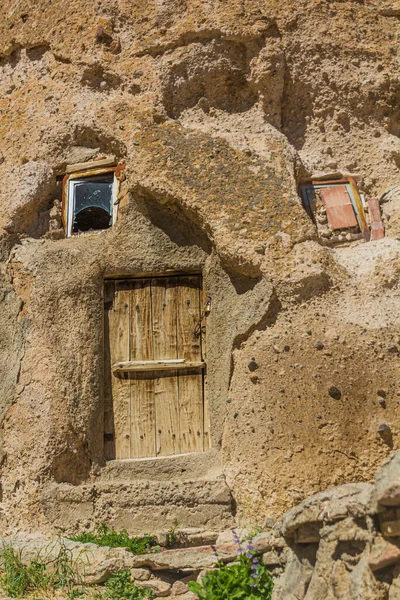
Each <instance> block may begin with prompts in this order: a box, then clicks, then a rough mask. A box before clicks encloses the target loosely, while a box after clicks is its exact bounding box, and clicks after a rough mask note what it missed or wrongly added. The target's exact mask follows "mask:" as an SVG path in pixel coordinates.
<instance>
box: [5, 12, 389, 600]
mask: <svg viewBox="0 0 400 600" xmlns="http://www.w3.org/2000/svg"><path fill="white" fill-rule="evenodd" d="M398 18H399V9H398V5H397V4H396V3H395V2H389V1H386V0H385V2H379V3H374V2H372V1H369V0H368V1H366V2H363V3H360V2H355V1H347V2H341V1H335V2H325V1H320V0H299V1H296V2H293V1H292V0H285V1H284V2H276V1H275V0H263V1H261V2H257V3H254V2H253V1H251V0H233V1H231V2H229V3H221V2H217V1H216V0H210V1H208V2H202V1H199V0H194V1H192V2H186V1H185V0H175V1H174V2H156V3H154V2H149V1H147V0H144V1H141V2H127V1H126V0H110V1H108V2H106V3H100V4H95V3H93V2H89V0H80V1H79V2H77V1H76V0H72V1H71V2H62V3H60V2H52V1H50V0H40V1H35V2H34V1H33V0H21V1H20V2H18V3H15V2H11V0H6V1H5V2H3V5H2V20H1V22H0V132H1V139H2V145H1V150H0V303H1V310H0V409H1V442H2V455H1V463H0V464H1V482H2V484H1V487H2V489H1V498H0V502H1V523H2V528H3V529H4V530H5V531H6V530H8V531H12V530H13V529H14V528H15V527H18V528H22V529H23V530H31V531H35V530H38V529H41V530H42V531H43V532H48V533H54V531H55V529H56V528H58V527H61V528H62V530H63V531H67V532H68V531H74V530H76V529H78V528H91V527H94V525H95V524H96V522H98V520H99V519H104V520H105V521H107V523H108V524H110V525H115V526H118V527H127V528H128V529H129V530H130V531H131V532H138V533H142V532H144V531H146V530H148V529H149V528H151V526H150V525H149V520H150V519H151V516H152V514H154V511H155V510H157V526H158V524H159V525H160V527H161V526H163V527H166V528H167V527H168V526H169V525H171V523H172V522H173V521H174V519H175V518H179V519H180V520H181V521H182V524H183V525H185V526H191V527H205V528H206V529H207V527H208V529H214V528H215V529H216V530H218V529H225V528H226V527H228V526H230V525H232V526H233V525H234V524H235V518H236V519H237V520H238V521H239V522H240V523H241V524H243V523H242V522H244V525H248V524H250V523H258V522H260V520H261V521H263V518H264V515H265V514H267V516H268V517H269V518H271V519H272V518H273V519H275V518H278V517H280V516H281V515H282V514H283V513H285V512H286V511H287V510H288V509H290V508H291V507H293V506H295V505H298V504H299V503H300V502H302V501H303V500H304V499H305V498H306V497H308V496H311V495H313V494H315V493H317V492H320V491H321V490H325V489H328V488H331V487H333V486H341V485H342V484H351V483H357V484H362V483H365V484H368V483H370V482H371V479H372V474H373V472H374V470H375V469H376V467H377V466H378V465H379V464H380V463H381V462H382V460H383V459H385V458H386V457H388V455H389V454H390V452H391V451H392V450H393V449H396V448H397V447H398V443H399V426H398V408H399V402H400V389H399V383H398V382H399V378H398V374H399V364H398V362H399V353H400V331H399V324H400V308H399V302H398V295H399V273H400V242H399V239H400V238H399V235H400V226H399V222H400V221H399V219H400V201H399V198H400V196H399V185H400V176H399V166H400V149H399V135H400V129H399V116H400V115H399V102H398V97H399V90H400V81H399V69H398V52H397V46H398ZM111 156H114V157H115V160H116V162H119V163H125V165H126V168H125V170H124V177H123V181H122V182H121V189H120V194H119V198H118V218H117V221H116V223H115V225H114V226H113V227H112V228H110V229H108V230H106V231H102V232H92V233H89V234H87V235H84V236H76V237H73V238H69V239H66V238H65V231H64V229H63V225H62V219H61V212H62V211H61V201H62V177H63V175H64V174H65V172H66V166H67V165H70V164H71V163H82V162H85V161H91V160H93V159H96V158H104V157H108V158H109V157H111ZM332 171H339V172H341V173H349V172H352V173H358V174H359V175H360V176H362V178H363V180H364V181H363V184H362V186H363V190H364V192H365V194H366V195H367V196H373V197H377V198H380V199H381V209H382V213H383V220H384V225H385V229H386V235H387V237H386V238H385V239H383V240H380V241H374V242H370V243H362V242H360V243H358V242H357V243H355V244H351V245H347V246H346V244H344V245H343V246H342V247H337V248H335V249H334V250H333V249H328V248H327V247H324V246H323V245H322V244H321V241H320V240H319V239H318V237H317V231H316V228H315V226H314V225H313V223H312V221H311V220H310V219H309V218H308V216H307V214H306V213H305V211H304V210H303V208H302V206H301V201H300V197H299V195H298V184H299V182H300V181H301V180H303V179H304V178H306V177H309V176H312V175H313V174H315V173H317V172H320V173H321V172H322V173H325V174H326V173H327V172H332ZM165 272H196V273H201V274H202V276H203V281H204V286H205V289H206V291H207V293H208V294H210V296H211V297H212V310H211V313H210V315H209V317H207V389H208V397H209V403H210V414H211V423H212V426H211V429H210V437H211V450H210V451H209V452H206V453H204V457H202V458H200V459H198V457H193V456H188V457H180V458H178V459H177V460H172V459H163V458H160V459H159V460H158V459H157V460H156V459H154V460H150V461H147V462H146V463H145V464H144V465H139V464H136V463H131V462H128V463H127V464H125V465H122V466H121V465H119V466H118V465H117V466H114V467H110V465H109V464H107V463H106V461H105V455H104V361H103V350H104V340H103V309H104V298H103V282H104V278H105V277H107V276H111V275H113V276H122V277H125V276H135V275H138V274H139V275H146V274H148V275H150V274H154V273H165ZM253 362H254V363H256V364H257V369H254V370H251V369H249V366H248V365H249V364H250V363H253ZM113 468H114V469H115V470H114V472H113V473H114V474H113V473H111V475H110V470H111V471H112V469H113ZM110 480H112V481H110ZM112 482H113V483H112ZM157 482H161V483H159V485H158V484H157ZM382 482H383V480H382ZM175 484H176V488H177V489H174V485H175ZM146 485H148V488H146ZM124 486H125V487H124ZM382 486H383V487H384V489H383V488H382V491H381V492H379V494H378V495H377V496H376V497H375V496H373V497H374V502H375V503H380V505H382V506H385V507H386V508H388V507H392V508H393V503H394V502H397V498H398V490H397V487H396V486H397V483H394V484H393V486H394V487H391V488H388V487H387V486H386V484H384V483H382ZM146 489H148V497H146V491H145V490H146ZM120 490H122V491H120ZM157 490H158V491H157ZM160 490H161V491H160ZM163 494H165V499H166V502H167V503H168V506H165V507H163V506H162V497H163ZM374 494H375V492H374ZM151 496H153V497H151ZM160 497H161V500H160ZM321 501H322V500H321ZM340 501H341V499H340ZM322 502H323V501H322ZM390 502H391V503H392V504H390ZM346 506H347V505H346ZM154 507H157V508H156V509H155V508H154ZM160 507H161V508H160ZM304 508H305V507H304ZM302 510H303V509H302ZM346 511H347V512H345V515H344V516H345V518H353V517H354V518H355V515H353V514H352V513H351V510H350V509H348V508H346ZM314 513H315V514H314ZM319 514H320V513H319V512H318V511H317V510H314V511H313V515H314V518H315V519H316V520H314V525H313V534H312V535H313V536H314V537H315V536H316V537H319V536H320V535H321V536H322V529H323V528H322V529H321V527H320V520H319V518H320V517H319ZM261 515H262V517H261ZM340 516H341V515H340ZM360 518H361V516H360ZM329 526H332V527H335V526H336V525H335V523H332V524H331V525H329ZM322 539H323V538H321V540H322ZM324 539H325V538H324ZM310 543H316V542H310ZM324 543H325V542H324ZM321 544H322V541H321ZM327 544H328V542H327ZM329 548H330V546H329V544H328V545H327V546H326V552H327V553H328V552H329V551H330V550H329ZM322 551H323V552H325V550H323V546H321V552H322ZM297 558H298V557H297ZM297 558H293V561H292V562H293V564H292V570H293V573H294V574H295V573H298V572H300V571H301V572H304V578H305V580H308V579H307V578H309V577H311V580H310V581H311V583H310V586H311V587H310V588H309V589H311V588H312V587H315V589H317V588H318V586H321V587H320V588H318V589H319V590H320V591H319V592H318V593H320V594H321V595H322V596H324V591H323V590H324V587H323V586H324V585H325V583H323V582H322V579H321V577H322V576H320V575H319V574H317V571H314V572H313V573H314V574H311V571H310V569H311V567H310V565H312V559H311V558H310V557H309V556H308V557H306V558H305V559H304V561H305V562H302V559H301V560H300V559H299V560H298V561H297ZM296 561H297V562H296ZM359 564H360V565H361V566H360V567H359V571H356V573H355V575H354V577H358V575H357V573H358V572H361V571H362V569H363V568H364V567H363V564H364V563H363V562H360V563H359ZM341 568H343V569H344V568H345V567H341ZM360 576H361V575H360ZM293 577H294V579H296V576H295V575H293ZM332 577H333V575H332ZM335 577H336V578H337V580H343V581H344V580H345V578H344V577H342V576H341V574H340V573H338V574H336V575H335ZM299 581H303V580H302V579H301V578H299ZM346 581H347V580H346ZM349 581H350V580H349ZM299 585H300V587H301V585H302V584H300V583H299ZM338 585H339V584H338ZM343 585H347V586H348V587H347V588H346V590H347V592H346V593H349V594H350V592H349V591H348V590H349V589H350V588H351V586H352V585H354V586H355V585H356V583H354V584H353V583H351V582H348V583H346V584H343ZM349 586H350V587H349ZM290 589H292V588H290ZM296 589H297V588H296ZM301 589H302V588H301ZM393 589H394V588H393ZM300 593H303V592H299V591H291V592H290V594H292V596H294V597H296V594H297V595H298V594H300ZM307 593H308V592H307ZM316 593H317V592H316ZM341 593H342V592H341ZM344 593H345V592H343V594H344ZM393 593H394V592H391V594H392V596H393ZM288 594H289V592H288ZM390 600H392V598H391V599H390Z"/></svg>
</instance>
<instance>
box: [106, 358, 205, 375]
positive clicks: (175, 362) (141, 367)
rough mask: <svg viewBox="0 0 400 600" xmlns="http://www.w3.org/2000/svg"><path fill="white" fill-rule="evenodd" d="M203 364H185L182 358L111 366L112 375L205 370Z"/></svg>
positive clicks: (130, 362) (129, 362) (140, 361)
mask: <svg viewBox="0 0 400 600" xmlns="http://www.w3.org/2000/svg"><path fill="white" fill-rule="evenodd" d="M205 366H206V363H205V362H186V361H185V359H184V358H177V359H169V360H139V361H137V360H135V361H131V360H130V361H126V362H117V363H114V364H113V366H112V370H113V372H114V373H122V372H124V371H167V370H173V371H174V370H176V369H205Z"/></svg>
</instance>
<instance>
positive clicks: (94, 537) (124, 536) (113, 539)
mask: <svg viewBox="0 0 400 600" xmlns="http://www.w3.org/2000/svg"><path fill="white" fill-rule="evenodd" d="M70 539H71V540H73V541H74V542H81V543H83V544H88V543H90V544H97V545H98V546H109V547H110V548H127V549H128V550H130V552H132V553H133V554H146V552H156V551H157V550H159V549H160V547H159V546H158V545H157V538H156V536H154V535H143V536H142V537H130V536H129V535H128V533H127V532H126V531H125V529H122V530H121V531H116V530H115V529H112V528H110V527H107V525H104V524H103V525H99V526H98V527H97V528H96V530H95V532H94V533H90V532H85V533H79V534H77V535H74V536H71V537H70Z"/></svg>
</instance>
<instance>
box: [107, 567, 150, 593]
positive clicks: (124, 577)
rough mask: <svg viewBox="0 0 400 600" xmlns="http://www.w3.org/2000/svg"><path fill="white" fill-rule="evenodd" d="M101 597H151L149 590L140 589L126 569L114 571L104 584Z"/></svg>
mask: <svg viewBox="0 0 400 600" xmlns="http://www.w3.org/2000/svg"><path fill="white" fill-rule="evenodd" d="M105 588H106V589H105V591H104V592H103V593H102V596H101V598H103V599H104V600H142V599H143V598H153V593H152V592H151V591H150V590H141V589H139V588H138V587H137V586H136V585H135V583H134V582H133V581H132V578H131V574H130V572H129V571H128V570H126V571H119V572H118V573H115V574H114V575H113V576H112V577H110V579H109V580H108V581H107V582H106V584H105Z"/></svg>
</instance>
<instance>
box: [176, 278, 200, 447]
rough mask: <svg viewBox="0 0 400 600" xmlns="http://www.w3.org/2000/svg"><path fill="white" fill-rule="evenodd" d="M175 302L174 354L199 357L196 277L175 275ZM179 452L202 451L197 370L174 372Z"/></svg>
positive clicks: (198, 359)
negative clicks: (176, 292)
mask: <svg viewBox="0 0 400 600" xmlns="http://www.w3.org/2000/svg"><path fill="white" fill-rule="evenodd" d="M177 296H178V302H177V332H178V339H177V346H178V357H179V358H184V359H185V360H187V361H188V362H189V361H192V362H200V361H201V358H202V357H201V339H200V338H199V337H198V336H197V335H196V332H195V331H196V325H198V323H199V319H200V316H201V309H200V277H199V276H194V275H192V276H185V277H180V278H179V287H178V295H177ZM178 389H179V415H180V433H181V452H202V451H203V449H204V441H203V438H204V436H203V427H204V421H203V418H204V417H203V375H202V372H201V371H200V370H194V369H191V370H188V371H183V372H180V373H178Z"/></svg>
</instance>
